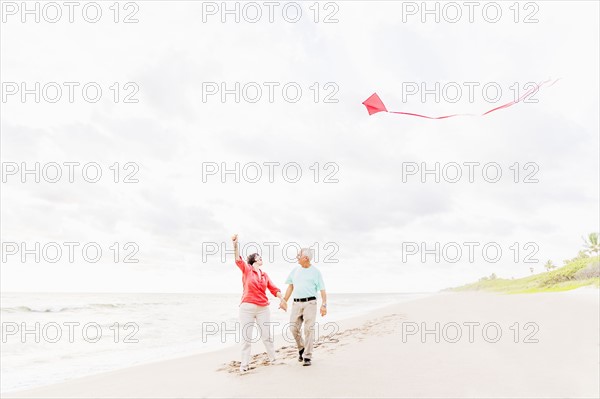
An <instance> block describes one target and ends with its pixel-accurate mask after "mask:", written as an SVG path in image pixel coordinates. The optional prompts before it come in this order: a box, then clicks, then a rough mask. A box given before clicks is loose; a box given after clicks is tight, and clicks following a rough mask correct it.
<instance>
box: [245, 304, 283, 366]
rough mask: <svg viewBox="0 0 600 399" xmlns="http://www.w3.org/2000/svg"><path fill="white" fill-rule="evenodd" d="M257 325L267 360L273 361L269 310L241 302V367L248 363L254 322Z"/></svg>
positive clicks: (273, 347) (273, 350)
mask: <svg viewBox="0 0 600 399" xmlns="http://www.w3.org/2000/svg"><path fill="white" fill-rule="evenodd" d="M255 320H256V323H258V328H259V332H260V338H261V339H262V341H263V343H264V344H265V348H266V349H267V355H268V356H269V360H271V361H273V360H275V344H274V343H273V334H271V332H272V329H273V327H272V326H270V324H269V322H270V321H271V310H270V309H269V307H268V306H258V305H255V304H253V303H248V302H242V304H241V305H240V333H241V337H242V362H241V363H242V364H241V366H242V367H247V366H248V364H249V363H250V346H251V345H252V341H253V340H254V338H253V335H254V326H255V324H254V321H255Z"/></svg>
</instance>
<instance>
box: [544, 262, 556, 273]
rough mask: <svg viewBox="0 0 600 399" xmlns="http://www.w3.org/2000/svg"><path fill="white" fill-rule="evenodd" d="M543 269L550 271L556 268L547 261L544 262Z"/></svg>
mask: <svg viewBox="0 0 600 399" xmlns="http://www.w3.org/2000/svg"><path fill="white" fill-rule="evenodd" d="M544 267H545V268H546V270H548V271H550V270H552V269H556V266H554V263H552V261H551V260H549V261H548V262H546V264H545V265H544Z"/></svg>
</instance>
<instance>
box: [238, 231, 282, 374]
mask: <svg viewBox="0 0 600 399" xmlns="http://www.w3.org/2000/svg"><path fill="white" fill-rule="evenodd" d="M231 240H232V241H233V248H234V251H235V264H236V265H237V266H238V267H239V268H240V270H241V271H242V284H243V286H244V293H243V295H242V302H241V304H240V328H241V331H240V332H241V336H242V361H241V365H240V372H245V371H248V365H249V363H250V346H251V344H252V342H251V340H252V335H253V334H254V321H256V323H257V324H258V328H259V331H260V337H261V339H262V341H263V343H264V344H265V348H266V349H267V355H268V356H269V361H270V363H274V362H275V345H274V343H273V336H272V334H271V329H270V328H269V327H270V320H271V311H270V310H269V301H268V300H267V294H266V290H267V289H269V291H271V294H273V295H274V296H276V297H277V298H279V299H280V300H281V303H280V304H279V308H280V309H283V310H284V311H287V303H286V302H285V301H284V300H283V296H282V295H281V290H280V289H279V288H277V287H276V286H275V285H274V284H273V282H272V281H271V279H270V278H269V276H268V275H267V273H265V272H263V271H262V270H261V269H260V267H261V266H262V264H263V261H262V257H261V256H260V255H259V254H252V255H250V256H248V263H246V262H244V260H243V259H242V257H241V256H240V252H239V249H238V235H237V234H235V235H233V237H231Z"/></svg>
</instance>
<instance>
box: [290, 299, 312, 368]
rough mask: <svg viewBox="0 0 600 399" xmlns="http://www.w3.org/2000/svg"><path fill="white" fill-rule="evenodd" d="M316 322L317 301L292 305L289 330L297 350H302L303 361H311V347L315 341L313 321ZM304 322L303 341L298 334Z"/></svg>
mask: <svg viewBox="0 0 600 399" xmlns="http://www.w3.org/2000/svg"><path fill="white" fill-rule="evenodd" d="M316 320H317V300H316V299H313V300H312V301H308V302H294V303H293V305H292V315H291V319H290V330H291V332H292V335H293V336H294V339H295V340H296V344H297V345H298V350H299V351H300V350H302V349H304V353H303V354H302V356H303V357H304V358H305V359H312V351H313V345H314V341H315V321H316ZM302 322H304V340H302V335H301V334H300V327H302Z"/></svg>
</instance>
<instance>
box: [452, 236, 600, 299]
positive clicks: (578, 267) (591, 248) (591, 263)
mask: <svg viewBox="0 0 600 399" xmlns="http://www.w3.org/2000/svg"><path fill="white" fill-rule="evenodd" d="M584 242H585V247H586V250H583V251H579V254H578V255H577V257H575V258H573V259H568V260H565V261H564V264H565V265H564V266H563V267H560V268H556V266H554V264H553V263H552V261H551V260H549V261H548V262H546V264H545V265H544V267H545V269H546V270H547V271H546V272H544V273H539V274H534V275H531V276H527V277H523V278H519V279H504V278H498V277H497V276H496V274H495V273H492V274H491V275H490V276H489V277H483V278H481V279H480V280H479V281H477V282H476V283H471V284H467V285H463V286H461V287H455V288H449V289H447V290H445V291H479V290H481V291H490V292H500V293H505V294H525V293H536V292H557V291H568V290H572V289H575V288H580V287H584V286H594V287H596V288H600V256H597V254H598V234H597V233H592V234H590V235H589V236H588V239H587V240H586V239H584ZM590 255H591V257H590ZM594 255H596V256H594Z"/></svg>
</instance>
